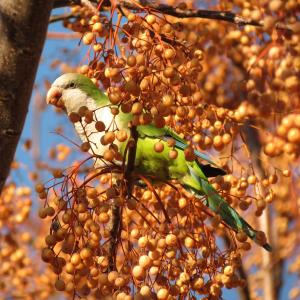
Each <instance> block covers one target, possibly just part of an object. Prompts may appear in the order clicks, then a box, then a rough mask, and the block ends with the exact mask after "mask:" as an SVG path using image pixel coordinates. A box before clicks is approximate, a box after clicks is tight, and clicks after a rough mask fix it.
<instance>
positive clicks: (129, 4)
mask: <svg viewBox="0 0 300 300" xmlns="http://www.w3.org/2000/svg"><path fill="white" fill-rule="evenodd" d="M85 1H89V2H90V3H96V4H97V3H98V1H97V0H55V1H54V8H57V7H63V6H70V5H72V4H77V5H85V4H84V2H85ZM108 6H111V3H110V1H109V0H104V1H103V3H102V7H108ZM118 6H119V7H124V8H127V9H131V10H135V11H141V10H147V9H148V10H155V11H157V12H159V13H162V14H165V15H169V16H173V17H176V18H179V19H184V18H201V19H210V20H219V21H225V22H228V23H233V24H236V25H238V26H245V25H251V26H256V27H263V26H264V22H263V20H260V21H255V20H252V19H250V18H244V17H241V16H239V15H238V14H235V13H233V12H230V11H213V10H206V9H184V10H183V9H180V8H178V7H174V6H170V5H167V4H159V3H156V2H153V1H147V0H143V1H139V2H136V1H134V2H133V1H130V0H122V1H118ZM275 28H276V29H278V30H284V31H287V32H289V33H292V32H293V30H292V29H291V28H289V27H288V26H286V25H284V24H279V23H278V24H276V25H275Z"/></svg>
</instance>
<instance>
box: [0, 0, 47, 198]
mask: <svg viewBox="0 0 300 300" xmlns="http://www.w3.org/2000/svg"><path fill="white" fill-rule="evenodd" d="M52 2H53V1H52V0H47V1H45V0H2V1H0V192H1V190H2V188H3V186H4V183H5V181H6V178H7V176H8V174H9V170H10V165H11V162H12V160H13V157H14V154H15V150H16V147H17V144H18V141H19V138H20V135H21V133H22V129H23V125H24V121H25V117H26V114H27V111H28V104H29V99H30V96H31V92H32V88H33V83H34V79H35V75H36V71H37V67H38V64H39V59H40V56H41V52H42V49H43V45H44V40H45V36H46V32H47V26H48V21H49V17H50V12H51V9H52Z"/></svg>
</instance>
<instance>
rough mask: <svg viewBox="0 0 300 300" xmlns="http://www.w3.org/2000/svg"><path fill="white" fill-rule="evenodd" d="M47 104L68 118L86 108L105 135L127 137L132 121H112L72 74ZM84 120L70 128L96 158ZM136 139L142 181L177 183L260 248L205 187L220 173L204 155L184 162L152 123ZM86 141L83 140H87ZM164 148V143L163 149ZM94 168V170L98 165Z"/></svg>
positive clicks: (96, 139) (181, 146)
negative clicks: (157, 146)
mask: <svg viewBox="0 0 300 300" xmlns="http://www.w3.org/2000/svg"><path fill="white" fill-rule="evenodd" d="M47 102H48V103H50V104H53V105H56V106H61V107H62V108H63V109H64V110H65V111H66V113H67V114H68V115H70V114H71V113H78V111H79V109H80V108H81V107H87V108H88V109H89V110H90V111H95V116H96V119H97V120H98V121H102V122H103V123H104V124H105V127H106V129H109V130H110V131H112V130H114V129H116V128H118V129H122V130H125V131H127V132H128V134H130V131H129V128H128V124H129V122H130V121H131V120H132V118H133V115H132V114H131V113H123V112H122V111H120V112H119V114H117V115H115V116H113V114H112V112H111V107H112V106H113V105H112V104H111V102H110V100H109V98H108V97H107V95H105V94H104V93H103V92H101V91H100V90H99V89H98V88H97V87H96V86H95V85H94V83H93V82H92V81H91V80H90V79H89V78H88V77H86V76H84V75H81V74H76V73H68V74H64V75H62V76H60V77H59V78H57V79H56V80H55V81H54V82H53V84H52V86H51V88H50V90H49V91H48V94H47ZM82 124H84V120H81V123H80V122H77V123H74V126H75V130H76V131H77V134H78V135H79V137H80V138H81V140H82V141H83V142H86V141H87V140H88V141H89V142H90V145H91V151H92V152H93V153H94V154H97V155H102V154H103V151H104V149H106V148H104V147H105V146H103V145H102V144H101V142H100V140H101V138H102V137H103V135H104V132H99V131H97V130H95V121H93V122H90V123H89V124H84V126H82ZM136 131H137V134H138V139H137V145H136V156H135V164H134V170H135V172H137V173H139V174H142V175H143V176H145V177H147V176H148V177H152V178H155V179H156V180H161V181H168V180H171V179H175V180H177V181H178V182H179V183H180V184H181V185H182V186H183V187H184V188H185V189H186V190H187V191H188V192H190V193H192V194H193V195H194V196H196V197H198V198H201V199H203V196H206V198H207V200H206V205H207V207H209V208H210V209H211V210H212V211H213V212H214V213H215V214H217V215H219V216H220V218H221V220H222V221H223V222H224V223H225V224H227V225H228V226H229V227H230V228H231V229H233V230H234V231H235V232H244V233H246V234H247V236H249V237H250V238H251V239H253V240H254V241H256V242H258V243H259V244H262V243H261V242H260V241H259V240H258V239H257V231H256V230H254V229H253V228H252V227H251V226H250V225H249V224H248V223H247V222H246V221H245V220H244V219H243V218H242V217H241V216H240V215H239V214H238V212H237V211H236V210H235V209H233V208H232V207H231V206H230V205H229V204H228V203H227V202H226V201H225V200H224V199H223V198H222V197H221V196H220V195H219V194H218V193H217V191H216V190H215V189H214V188H213V186H212V185H211V184H210V183H209V182H208V179H207V177H214V176H217V175H219V174H220V175H224V171H223V170H222V169H219V168H215V167H212V166H211V165H215V164H214V163H213V162H212V161H211V160H210V159H209V157H208V156H207V155H205V154H204V153H201V152H199V151H195V152H194V154H195V156H196V159H195V160H194V161H187V160H186V156H185V154H184V150H185V149H186V148H187V147H188V144H187V142H186V141H185V140H184V139H182V138H181V137H180V136H179V135H178V134H176V133H175V132H174V131H173V130H172V129H171V128H169V127H163V128H157V127H156V126H155V125H153V124H148V125H139V126H137V127H136ZM87 137H88V139H87ZM170 140H171V141H172V143H173V147H174V149H176V150H177V154H176V155H177V157H176V158H174V157H173V158H170V157H169V150H170V147H169V146H168V142H169V141H170ZM157 142H160V143H162V145H163V146H164V147H162V149H161V151H155V150H154V147H155V144H157ZM114 143H115V144H117V146H118V149H119V151H120V153H121V155H124V152H125V148H126V144H127V141H126V142H118V141H117V140H116V141H115V142H114ZM169 145H170V144H169ZM199 159H202V160H204V161H206V162H208V163H209V164H206V165H203V164H201V163H200V162H199ZM98 166H99V165H98ZM262 246H263V247H264V248H265V249H266V250H268V251H271V246H270V245H269V244H268V243H263V245H262Z"/></svg>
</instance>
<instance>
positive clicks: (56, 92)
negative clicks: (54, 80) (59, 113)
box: [46, 86, 64, 108]
mask: <svg viewBox="0 0 300 300" xmlns="http://www.w3.org/2000/svg"><path fill="white" fill-rule="evenodd" d="M61 96H62V89H61V88H59V87H56V86H52V87H51V88H50V90H49V91H48V93H47V97H46V101H47V103H48V104H52V105H54V106H56V107H59V108H64V104H63V102H62V99H61Z"/></svg>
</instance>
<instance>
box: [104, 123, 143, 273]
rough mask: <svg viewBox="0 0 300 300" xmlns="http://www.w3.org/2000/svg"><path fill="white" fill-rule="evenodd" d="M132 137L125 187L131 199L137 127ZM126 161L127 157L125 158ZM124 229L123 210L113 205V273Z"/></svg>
mask: <svg viewBox="0 0 300 300" xmlns="http://www.w3.org/2000/svg"><path fill="white" fill-rule="evenodd" d="M130 133H131V137H130V140H129V141H128V144H127V147H128V159H127V164H126V168H125V172H124V179H125V186H126V195H125V197H127V198H129V197H131V192H132V187H133V178H132V172H133V170H134V163H135V155H136V146H137V140H138V133H137V130H136V127H135V126H131V128H130ZM124 159H125V160H126V155H125V157H124ZM121 229H122V215H121V209H120V207H119V206H117V205H112V220H111V230H110V238H111V239H110V243H109V247H108V249H109V250H108V251H109V270H110V271H113V270H115V269H116V254H117V248H118V240H119V237H120V232H121Z"/></svg>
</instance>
